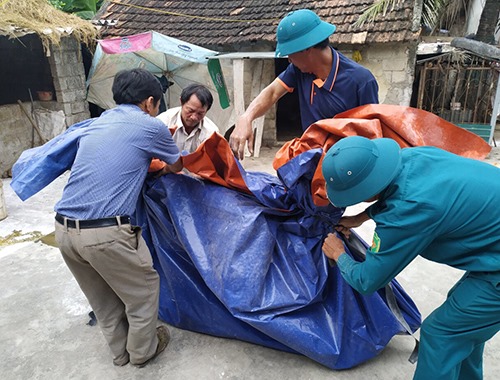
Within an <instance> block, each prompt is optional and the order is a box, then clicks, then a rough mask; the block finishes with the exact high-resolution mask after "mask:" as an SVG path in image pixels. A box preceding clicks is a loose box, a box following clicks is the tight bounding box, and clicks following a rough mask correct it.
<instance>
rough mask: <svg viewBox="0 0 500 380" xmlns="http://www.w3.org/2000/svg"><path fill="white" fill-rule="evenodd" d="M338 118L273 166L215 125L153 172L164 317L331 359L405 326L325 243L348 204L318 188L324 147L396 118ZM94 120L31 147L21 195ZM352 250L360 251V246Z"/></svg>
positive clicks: (55, 167)
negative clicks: (359, 286)
mask: <svg viewBox="0 0 500 380" xmlns="http://www.w3.org/2000/svg"><path fill="white" fill-rule="evenodd" d="M376 109H378V110H379V111H380V112H382V111H384V109H383V108H376ZM357 112H359V110H358V111H357ZM370 115H371V114H370ZM370 117H372V116H370ZM391 117H392V116H391V115H386V114H384V115H383V117H382V119H384V120H385V118H389V119H391ZM333 120H335V121H333ZM333 120H331V121H330V122H333V123H334V124H335V127H333V130H335V131H336V132H332V130H331V129H329V128H330V127H328V128H326V129H325V128H323V127H320V125H322V124H324V123H323V121H322V122H320V123H317V124H314V125H313V126H311V128H309V129H308V130H307V131H306V132H305V134H304V136H303V138H302V139H299V140H296V141H293V142H290V143H288V144H286V145H285V147H284V148H283V149H282V150H281V151H280V152H281V153H280V155H278V156H277V157H276V161H275V163H276V162H279V165H278V170H277V172H278V176H277V177H276V176H273V175H270V174H266V173H260V172H246V171H245V170H244V169H243V168H242V166H241V165H240V163H239V162H238V161H237V160H236V159H235V158H234V155H233V154H232V153H231V151H230V148H229V145H228V144H227V142H226V141H225V140H224V139H223V138H222V136H220V135H217V134H214V135H213V136H212V137H211V138H210V139H209V140H207V141H206V142H205V143H204V144H202V145H201V146H200V147H199V148H198V149H197V150H196V152H194V153H192V154H190V155H187V156H184V157H183V161H184V165H185V167H186V168H187V169H188V170H189V171H190V173H191V175H189V174H185V173H183V174H169V175H166V176H163V177H160V178H154V177H153V176H151V177H149V178H148V179H147V181H146V183H145V185H144V188H143V192H142V196H141V197H140V199H139V202H138V205H137V211H136V215H135V216H134V218H135V221H136V223H137V224H138V225H140V226H141V227H142V229H143V236H144V238H145V239H146V242H147V244H148V246H149V248H150V250H151V253H152V255H153V260H154V265H155V268H156V269H157V270H158V273H159V275H160V287H161V289H160V318H161V319H162V320H164V321H166V322H168V323H170V324H172V325H174V326H177V327H180V328H185V329H189V330H193V331H198V332H203V333H207V334H212V335H216V336H221V337H228V338H236V339H241V340H244V341H248V342H253V343H256V344H261V345H265V346H268V347H272V348H276V349H280V350H285V351H289V352H296V353H300V354H303V355H306V356H308V357H309V358H311V359H313V360H315V361H317V362H319V363H321V364H323V365H325V366H327V367H329V368H332V369H343V368H350V367H353V366H355V365H357V364H359V363H362V362H364V361H366V360H369V359H371V358H373V357H374V356H376V355H377V354H378V353H379V352H380V351H381V350H382V349H383V348H384V347H385V346H386V345H387V343H388V342H389V340H390V339H391V338H392V337H393V336H394V335H395V334H399V333H405V330H404V328H403V327H402V325H401V324H400V323H399V322H398V320H397V319H396V318H395V316H394V314H393V313H392V312H391V310H390V309H389V307H388V306H387V300H386V299H385V292H384V290H381V291H378V292H376V293H374V294H373V295H370V296H363V295H360V294H358V293H357V292H355V291H354V290H353V289H352V288H351V287H350V286H349V285H348V284H347V283H346V282H345V281H344V280H343V279H342V277H341V275H340V273H339V271H338V269H337V268H336V267H335V266H330V265H329V263H328V261H327V260H326V258H325V256H324V255H323V253H322V251H321V247H322V243H323V240H324V238H325V237H326V235H327V234H328V233H329V232H331V231H332V229H333V226H334V225H335V224H336V222H337V221H338V219H339V218H340V217H341V215H342V213H343V211H344V210H342V209H338V208H335V207H334V206H332V205H330V204H328V203H325V204H322V205H321V204H320V205H318V204H317V202H316V198H315V197H316V193H315V191H316V190H317V189H316V190H314V188H315V187H318V185H317V182H315V181H317V177H316V176H317V173H318V167H319V165H320V163H321V159H322V157H323V155H324V151H325V150H326V149H327V148H328V147H329V146H331V144H333V142H334V141H336V139H338V138H339V136H344V135H349V134H361V135H366V134H368V135H369V136H368V137H372V138H373V137H381V136H388V135H392V134H395V133H396V132H394V131H395V130H396V129H390V128H387V127H381V126H382V125H386V122H385V121H384V120H382V121H380V120H377V118H375V117H374V118H373V119H368V120H364V119H333ZM339 126H340V127H339ZM91 128H92V123H91V121H87V122H84V123H81V124H78V125H75V126H73V127H72V128H70V129H69V130H68V131H67V132H65V133H64V134H62V135H60V136H58V137H57V138H56V139H53V140H51V141H50V142H49V143H47V144H45V145H44V146H42V147H39V148H35V149H31V150H28V151H26V152H25V153H23V155H22V156H21V157H20V159H19V160H18V162H17V163H16V164H15V166H14V168H13V180H12V182H11V186H12V188H13V189H14V191H15V192H16V193H17V194H18V195H19V196H20V197H21V199H27V198H29V197H30V196H31V195H33V194H35V193H36V192H38V191H40V190H41V189H42V188H43V187H45V186H46V185H47V184H49V183H50V182H51V181H52V180H53V179H55V178H57V176H59V175H60V174H61V173H62V172H64V171H65V170H67V169H69V168H70V167H71V164H72V162H73V160H74V154H75V153H76V147H77V145H78V139H79V137H80V136H81V135H82V134H84V133H87V131H90V130H91ZM438 128H439V126H438ZM457 128H458V127H457ZM339 129H340V130H341V131H342V132H340V134H339V132H338V130H339ZM342 133H343V134H342ZM397 133H398V134H401V136H403V137H404V141H406V142H407V143H408V144H410V145H411V144H413V143H414V142H415V141H416V142H418V141H419V140H414V139H412V138H413V137H412V136H410V135H411V134H410V133H409V132H408V131H406V132H405V131H404V130H403V131H398V132H397ZM412 133H413V132H412ZM471 140H473V139H468V142H470V141H471ZM297 146H298V147H299V148H297ZM445 148H446V147H445ZM480 148H482V147H481V146H480ZM478 151H480V149H478ZM283 152H287V153H286V155H284V154H283ZM285 157H286V158H285ZM30 178H36V179H37V180H35V181H32V182H31V181H30ZM365 246H366V244H365ZM346 251H347V253H348V254H350V255H352V256H354V257H355V258H356V259H358V260H359V259H360V255H362V252H361V253H359V252H357V253H356V252H351V251H350V250H349V249H347V248H346ZM391 284H392V288H393V289H394V293H395V296H396V300H397V303H398V305H399V308H400V309H401V311H402V314H403V316H404V317H405V319H406V321H407V322H408V324H409V325H410V327H411V329H412V330H415V329H417V328H418V327H419V325H420V314H419V312H418V310H417V308H416V306H415V305H414V303H413V302H412V300H411V299H410V297H409V296H408V295H407V294H406V293H405V292H404V290H403V289H402V288H401V286H400V285H399V284H398V283H397V281H395V280H394V281H392V282H391Z"/></svg>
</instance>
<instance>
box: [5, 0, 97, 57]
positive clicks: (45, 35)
mask: <svg viewBox="0 0 500 380" xmlns="http://www.w3.org/2000/svg"><path fill="white" fill-rule="evenodd" d="M33 32H34V33H36V34H38V35H39V36H40V39H41V40H42V43H43V46H44V48H45V49H48V47H49V45H50V44H55V45H58V44H59V43H60V41H61V37H64V36H68V35H72V36H73V37H74V38H76V39H77V40H78V41H79V42H82V43H84V44H86V45H88V46H92V45H93V44H95V43H96V39H97V36H98V31H97V30H96V28H95V27H94V26H93V25H92V23H91V22H90V21H87V20H82V19H81V18H79V17H77V16H75V15H72V14H68V13H65V12H63V11H59V10H57V9H55V8H54V7H53V6H52V5H50V4H49V3H48V2H47V0H0V34H3V35H7V36H9V37H19V36H22V35H24V34H27V33H33Z"/></svg>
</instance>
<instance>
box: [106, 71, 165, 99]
mask: <svg viewBox="0 0 500 380" xmlns="http://www.w3.org/2000/svg"><path fill="white" fill-rule="evenodd" d="M112 91H113V99H114V101H115V103H116V104H139V103H141V102H142V101H143V100H145V99H147V98H149V97H150V96H152V97H153V99H154V100H155V104H156V103H157V102H158V101H159V100H160V98H161V97H162V95H163V92H162V89H161V84H160V81H159V80H158V79H157V78H156V77H155V76H154V75H153V74H151V73H150V72H149V71H147V70H144V69H131V70H122V71H119V72H118V73H116V75H115V79H114V81H113V87H112Z"/></svg>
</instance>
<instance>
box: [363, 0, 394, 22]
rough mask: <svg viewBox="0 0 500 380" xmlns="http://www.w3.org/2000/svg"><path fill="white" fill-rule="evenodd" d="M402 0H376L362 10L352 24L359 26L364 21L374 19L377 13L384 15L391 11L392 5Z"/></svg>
mask: <svg viewBox="0 0 500 380" xmlns="http://www.w3.org/2000/svg"><path fill="white" fill-rule="evenodd" d="M402 1H403V0H377V1H376V2H374V3H373V4H372V5H370V6H369V7H367V8H366V9H365V10H364V11H363V14H362V15H361V16H359V18H358V20H357V21H356V22H355V23H354V24H353V26H354V27H361V26H363V25H364V24H365V22H373V21H375V19H376V18H377V17H378V16H379V15H382V16H385V15H386V14H387V12H391V11H392V10H393V9H394V7H395V6H396V5H398V4H399V3H400V2H402ZM389 9H390V10H389Z"/></svg>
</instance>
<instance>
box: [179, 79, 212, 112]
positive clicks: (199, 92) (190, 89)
mask: <svg viewBox="0 0 500 380" xmlns="http://www.w3.org/2000/svg"><path fill="white" fill-rule="evenodd" d="M192 95H196V97H197V98H198V99H199V100H200V103H201V105H202V106H203V107H207V111H208V110H209V109H210V107H212V103H213V102H214V98H213V96H212V93H211V92H210V90H209V89H208V88H206V87H205V86H203V85H201V84H190V85H189V86H187V87H186V88H184V89H183V90H182V92H181V104H184V103H186V102H187V101H188V100H189V99H190V98H191V96H192Z"/></svg>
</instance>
